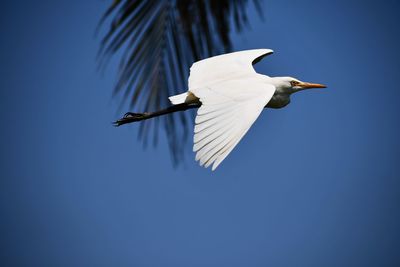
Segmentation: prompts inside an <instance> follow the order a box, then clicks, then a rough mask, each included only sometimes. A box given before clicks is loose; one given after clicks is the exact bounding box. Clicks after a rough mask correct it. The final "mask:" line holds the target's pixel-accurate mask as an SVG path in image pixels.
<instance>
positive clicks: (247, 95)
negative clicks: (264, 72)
mask: <svg viewBox="0 0 400 267" xmlns="http://www.w3.org/2000/svg"><path fill="white" fill-rule="evenodd" d="M272 53H273V51H272V50H270V49H254V50H246V51H240V52H235V53H229V54H224V55H220V56H216V57H211V58H207V59H204V60H201V61H198V62H196V63H194V64H193V65H192V67H191V68H190V76H189V91H188V93H187V94H181V95H177V96H172V97H170V100H171V102H172V103H173V104H179V103H184V102H186V101H187V96H189V95H190V96H192V97H197V98H198V99H199V100H200V101H201V103H202V105H201V107H200V108H199V109H198V111H197V117H196V126H195V128H194V132H195V134H194V146H193V151H195V152H197V153H196V160H198V161H200V165H202V166H205V167H209V166H210V165H211V164H213V167H212V170H215V169H216V168H217V167H218V165H219V164H220V163H221V162H222V161H223V160H224V159H225V158H226V156H228V154H229V153H230V152H231V151H232V149H233V148H234V147H235V146H236V145H237V144H238V143H239V141H240V140H241V139H242V137H243V136H244V135H245V134H246V132H247V131H248V130H249V128H250V127H251V125H252V124H253V123H254V121H255V120H256V119H257V117H258V116H259V115H260V113H261V111H262V110H263V108H264V106H265V105H266V104H267V103H268V102H269V100H270V99H271V98H272V96H273V94H274V92H275V87H274V86H272V85H269V84H268V83H265V82H263V79H262V78H261V77H262V76H261V75H259V74H257V73H256V71H255V70H254V68H253V66H252V65H253V63H256V62H258V61H259V60H260V59H261V58H263V57H264V56H267V55H269V54H272ZM197 98H196V100H197Z"/></svg>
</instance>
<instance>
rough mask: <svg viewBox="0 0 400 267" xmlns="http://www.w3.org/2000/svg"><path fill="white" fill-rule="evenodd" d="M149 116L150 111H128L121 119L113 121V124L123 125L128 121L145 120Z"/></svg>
mask: <svg viewBox="0 0 400 267" xmlns="http://www.w3.org/2000/svg"><path fill="white" fill-rule="evenodd" d="M147 116H148V113H133V112H127V113H125V115H124V116H123V117H122V118H121V119H119V120H117V121H115V122H113V125H114V126H121V125H123V124H126V123H130V122H135V121H141V120H145V119H146V118H147Z"/></svg>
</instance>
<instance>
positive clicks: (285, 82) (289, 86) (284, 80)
mask: <svg viewBox="0 0 400 267" xmlns="http://www.w3.org/2000/svg"><path fill="white" fill-rule="evenodd" d="M274 80H275V87H276V88H277V89H278V90H279V89H280V90H284V91H288V92H289V93H295V92H298V91H302V90H306V89H311V88H326V86H325V85H323V84H319V83H310V82H302V81H300V80H298V79H296V78H293V77H275V78H274Z"/></svg>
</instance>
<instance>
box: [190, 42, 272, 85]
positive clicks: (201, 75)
mask: <svg viewBox="0 0 400 267" xmlns="http://www.w3.org/2000/svg"><path fill="white" fill-rule="evenodd" d="M272 53H273V51H272V50H271V49H253V50H245V51H240V52H234V53H229V54H224V55H220V56H215V57H211V58H207V59H203V60H200V61H197V62H195V63H194V64H193V65H192V67H191V68H190V76H189V91H192V89H193V88H199V87H204V86H208V85H210V84H214V83H216V82H219V81H221V80H222V81H223V80H228V79H234V78H237V77H239V76H243V75H246V74H254V73H256V71H255V70H254V68H253V66H252V64H253V61H258V60H259V59H261V58H263V57H265V56H267V55H270V54H272Z"/></svg>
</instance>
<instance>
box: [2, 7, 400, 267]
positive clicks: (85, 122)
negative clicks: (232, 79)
mask: <svg viewBox="0 0 400 267" xmlns="http://www.w3.org/2000/svg"><path fill="white" fill-rule="evenodd" d="M109 2H110V1H99V0H96V1H94V0H91V1H23V3H22V2H19V1H7V2H6V3H4V4H2V11H1V13H2V16H0V33H1V42H0V64H1V65H0V76H1V79H0V120H1V125H2V126H1V131H0V137H1V138H0V146H1V150H0V156H1V161H0V170H1V179H0V214H1V219H0V231H1V232H0V263H1V265H4V266H10V265H12V264H14V265H16V266H18V265H19V266H46V265H47V266H95V265H104V266H399V265H400V254H399V247H400V241H399V240H400V231H399V225H400V224H399V223H400V218H399V203H400V181H399V179H400V171H399V165H398V164H399V156H400V155H399V154H400V153H399V152H400V141H399V136H400V130H399V129H400V128H399V122H400V120H399V114H400V113H399V111H400V108H399V97H400V88H399V73H400V63H399V62H400V52H399V47H400V39H399V20H398V16H399V14H398V11H399V7H400V5H399V4H398V3H399V2H398V1H317V0H315V1H311V0H306V1H280V0H273V1H265V2H264V3H263V8H264V9H265V17H266V19H265V21H264V22H262V21H261V20H260V19H259V18H258V16H257V15H256V12H255V10H254V9H253V8H251V9H250V11H249V12H250V20H251V23H250V24H251V25H252V26H251V29H248V30H245V32H244V33H243V34H242V35H233V36H232V38H233V42H234V49H235V50H241V49H250V48H271V49H274V50H275V53H274V55H272V56H270V57H268V58H266V59H264V61H262V62H260V63H259V64H258V65H257V67H256V69H257V70H258V71H259V72H261V73H265V74H268V75H271V76H286V75H290V76H294V77H297V78H299V79H301V80H305V81H312V82H320V83H324V84H327V85H328V86H329V88H328V89H326V90H315V91H312V90H310V91H306V92H301V93H298V94H297V95H294V97H293V98H292V103H291V104H290V105H289V106H288V107H287V108H285V109H281V110H265V111H264V112H263V114H262V115H261V117H260V118H259V119H258V120H257V122H256V123H255V125H254V126H253V127H252V128H251V130H250V131H249V133H248V134H247V135H246V136H245V138H244V139H243V140H242V141H241V143H240V144H239V145H238V146H237V147H236V148H235V150H234V151H233V152H232V154H231V155H230V156H229V157H228V158H227V159H226V160H225V161H224V162H223V163H222V165H221V166H220V167H219V168H218V169H217V171H216V172H211V171H209V170H206V169H203V168H200V167H199V166H198V165H197V163H196V162H195V161H194V155H193V154H192V153H191V149H192V144H191V143H190V142H188V143H186V144H183V145H185V149H186V150H187V157H186V161H185V162H184V164H182V165H181V166H179V167H178V168H176V169H174V168H173V166H172V164H171V159H170V154H169V152H168V149H167V144H166V142H165V139H164V138H162V139H161V140H160V142H159V146H158V147H157V148H155V149H153V148H149V149H146V150H143V149H142V146H141V144H140V143H139V142H138V141H137V140H136V135H137V130H138V127H137V126H135V125H132V126H129V127H121V128H114V127H112V126H111V124H110V122H111V121H113V120H114V119H116V118H117V117H118V116H120V115H121V114H117V113H116V110H117V107H118V101H117V100H112V99H111V91H112V87H113V85H114V82H115V69H116V63H117V62H114V63H113V64H111V65H110V67H109V68H108V72H106V73H105V74H104V75H103V76H102V75H100V74H99V73H98V72H96V61H95V57H96V52H97V49H98V45H99V41H100V39H99V38H98V37H97V38H96V37H95V36H94V31H95V27H96V25H97V23H98V21H99V18H100V16H101V15H102V13H103V12H104V10H105V9H106V7H107V6H108V3H109Z"/></svg>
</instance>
